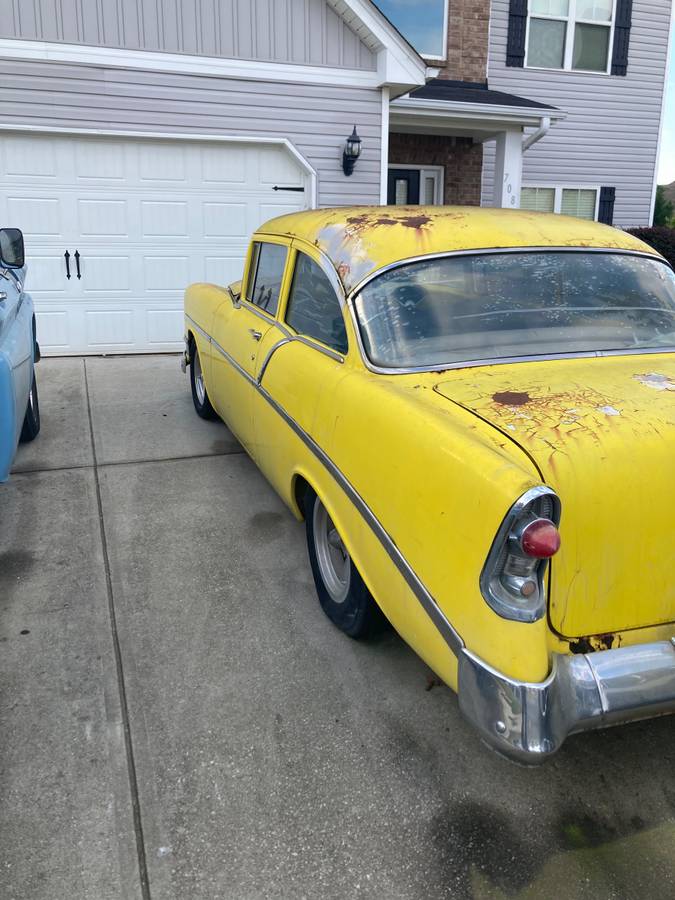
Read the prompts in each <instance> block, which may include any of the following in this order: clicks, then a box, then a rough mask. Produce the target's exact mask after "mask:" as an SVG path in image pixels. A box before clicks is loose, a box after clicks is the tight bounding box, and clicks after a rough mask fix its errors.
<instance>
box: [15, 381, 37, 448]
mask: <svg viewBox="0 0 675 900" xmlns="http://www.w3.org/2000/svg"><path fill="white" fill-rule="evenodd" d="M39 433H40V403H39V401H38V389H37V381H36V380H35V372H33V383H32V384H31V387H30V394H29V395H28V405H27V406H26V415H25V416H24V420H23V427H22V428H21V435H20V436H19V440H20V441H21V443H22V444H27V443H28V442H29V441H32V440H34V439H35V438H36V437H37V436H38V434H39Z"/></svg>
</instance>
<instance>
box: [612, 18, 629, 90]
mask: <svg viewBox="0 0 675 900" xmlns="http://www.w3.org/2000/svg"><path fill="white" fill-rule="evenodd" d="M632 15H633V0H616V19H615V22H614V46H613V47H612V75H625V74H626V72H627V71H628V45H629V43H630V26H631V19H632Z"/></svg>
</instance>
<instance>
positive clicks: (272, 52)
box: [0, 0, 377, 71]
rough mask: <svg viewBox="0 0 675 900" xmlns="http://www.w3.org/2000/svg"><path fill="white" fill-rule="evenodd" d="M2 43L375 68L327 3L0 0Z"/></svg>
mask: <svg viewBox="0 0 675 900" xmlns="http://www.w3.org/2000/svg"><path fill="white" fill-rule="evenodd" d="M0 37H2V38H19V39H23V40H31V41H49V42H54V41H56V42H64V43H68V44H83V45H89V46H96V47H117V48H124V49H127V50H154V51H163V52H167V53H188V54H193V55H194V54H196V55H200V56H212V57H227V58H234V59H253V60H256V59H257V60H267V61H272V62H288V63H298V64H307V65H325V66H337V67H345V68H350V69H363V70H369V71H372V70H374V69H375V68H376V65H377V64H376V58H375V55H374V54H373V53H372V51H371V50H370V49H369V48H368V47H366V45H365V44H364V43H363V41H361V40H360V38H359V37H358V36H357V35H356V34H355V33H354V32H353V31H352V30H351V29H350V28H349V26H348V25H347V24H346V23H345V22H344V21H343V20H342V19H341V18H340V17H339V16H338V15H337V14H336V13H335V12H334V11H333V10H332V9H331V8H330V7H329V6H328V5H327V4H326V2H325V0H85V2H82V0H0Z"/></svg>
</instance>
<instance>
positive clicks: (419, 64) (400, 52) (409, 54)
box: [327, 0, 427, 87]
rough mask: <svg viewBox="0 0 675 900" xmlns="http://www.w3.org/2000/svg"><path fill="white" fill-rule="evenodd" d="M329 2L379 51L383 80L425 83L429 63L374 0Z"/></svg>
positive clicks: (330, 0)
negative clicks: (427, 63)
mask: <svg viewBox="0 0 675 900" xmlns="http://www.w3.org/2000/svg"><path fill="white" fill-rule="evenodd" d="M327 2H328V4H329V5H330V6H331V7H332V8H333V9H334V10H335V12H336V13H337V14H338V15H339V16H340V18H341V19H343V20H344V21H345V22H346V23H347V25H348V26H349V27H350V28H351V29H352V31H354V32H356V34H357V35H358V36H359V37H360V38H361V40H362V41H363V42H364V43H365V44H366V46H367V47H370V49H371V50H373V51H375V52H376V53H377V55H378V72H379V73H380V77H381V79H382V80H381V83H382V84H390V85H409V86H410V87H414V86H421V85H423V84H426V69H427V66H426V63H425V62H424V60H423V59H422V57H421V56H420V55H419V54H418V53H417V51H416V50H415V49H414V48H413V47H412V46H411V45H410V44H409V43H408V41H406V39H405V38H404V37H403V35H402V34H401V33H400V32H399V31H397V29H396V28H394V26H393V25H392V24H391V22H390V21H389V19H387V17H386V16H385V15H383V14H382V13H381V12H380V10H379V9H378V8H377V7H376V6H375V4H374V3H372V2H371V0H327Z"/></svg>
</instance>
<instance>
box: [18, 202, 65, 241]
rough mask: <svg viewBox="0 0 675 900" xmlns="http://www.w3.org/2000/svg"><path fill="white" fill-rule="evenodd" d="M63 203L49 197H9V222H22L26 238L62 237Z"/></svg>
mask: <svg viewBox="0 0 675 900" xmlns="http://www.w3.org/2000/svg"><path fill="white" fill-rule="evenodd" d="M61 205H62V201H60V200H58V199H57V198H55V197H53V198H49V197H42V198H40V197H25V196H16V195H14V194H11V193H10V194H9V195H8V196H7V221H8V222H21V225H20V226H17V227H21V229H22V230H23V232H24V234H25V235H26V237H46V236H53V237H60V236H61V234H62V233H63V229H62V226H61V218H62V216H61V212H62V211H61Z"/></svg>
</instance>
